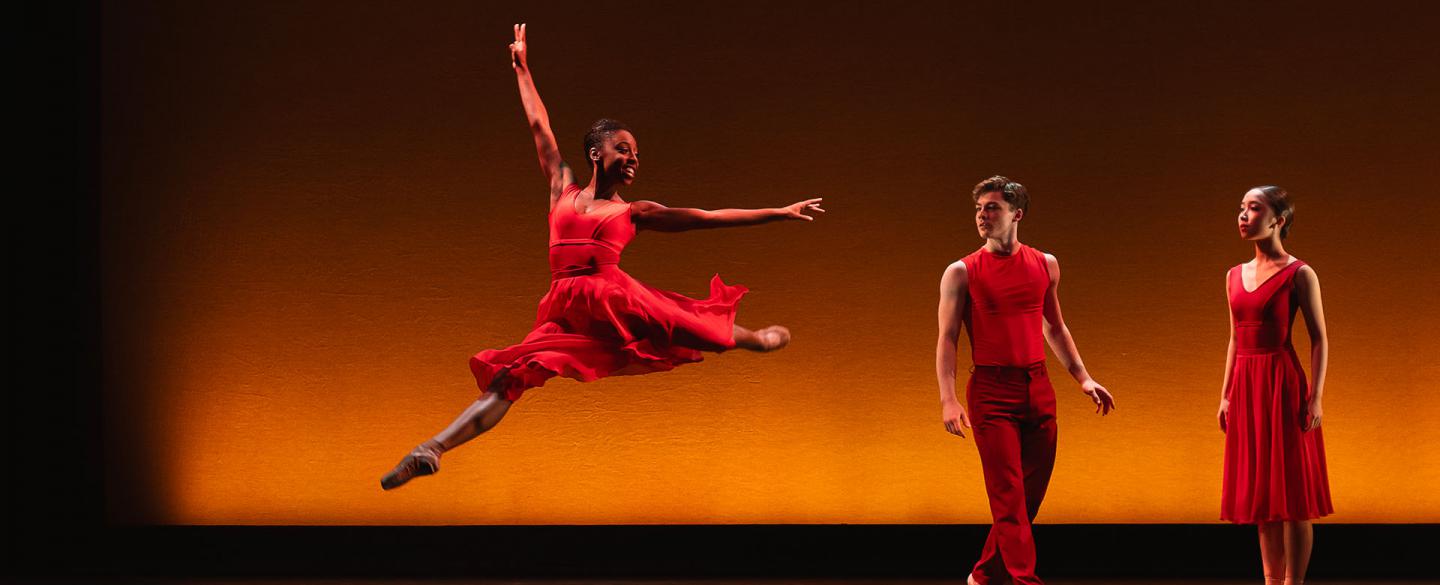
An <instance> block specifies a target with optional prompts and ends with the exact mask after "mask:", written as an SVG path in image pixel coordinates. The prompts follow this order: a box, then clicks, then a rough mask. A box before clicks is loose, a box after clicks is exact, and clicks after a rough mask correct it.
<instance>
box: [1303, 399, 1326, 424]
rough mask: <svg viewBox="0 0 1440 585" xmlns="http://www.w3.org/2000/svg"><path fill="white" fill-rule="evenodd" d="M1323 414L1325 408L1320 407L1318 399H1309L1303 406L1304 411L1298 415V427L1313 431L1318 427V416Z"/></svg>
mask: <svg viewBox="0 0 1440 585" xmlns="http://www.w3.org/2000/svg"><path fill="white" fill-rule="evenodd" d="M1324 414H1325V409H1323V408H1320V400H1319V399H1315V400H1311V401H1310V404H1309V405H1308V406H1306V407H1305V412H1304V413H1303V414H1301V415H1300V429H1301V430H1304V431H1313V430H1315V429H1318V428H1320V417H1321V416H1324Z"/></svg>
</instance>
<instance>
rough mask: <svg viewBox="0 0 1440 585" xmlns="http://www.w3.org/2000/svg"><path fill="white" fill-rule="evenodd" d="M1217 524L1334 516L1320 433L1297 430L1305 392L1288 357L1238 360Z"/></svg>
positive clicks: (1265, 355)
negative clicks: (1219, 522)
mask: <svg viewBox="0 0 1440 585" xmlns="http://www.w3.org/2000/svg"><path fill="white" fill-rule="evenodd" d="M1231 376H1232V377H1231V380H1230V413H1229V418H1228V420H1227V424H1226V427H1227V430H1226V432H1225V477H1224V487H1223V489H1222V492H1221V498H1220V500H1221V502H1220V518H1221V519H1222V520H1228V521H1230V522H1235V523H1238V524H1257V523H1261V522H1276V521H1296V520H1311V519H1314V518H1319V517H1321V516H1326V515H1329V514H1332V513H1334V511H1335V509H1334V507H1333V506H1332V505H1331V504H1330V482H1329V478H1328V477H1327V475H1326V472H1325V439H1324V436H1323V435H1322V434H1321V429H1318V428H1317V429H1312V430H1310V431H1303V430H1301V426H1300V423H1301V420H1302V417H1304V416H1305V413H1306V406H1307V404H1308V401H1309V398H1310V396H1309V392H1308V390H1307V384H1306V383H1305V373H1304V371H1303V370H1301V369H1300V363H1299V360H1298V359H1297V358H1296V357H1295V354H1294V353H1293V352H1291V351H1280V352H1271V353H1260V354H1254V355H1236V356H1235V371H1234V372H1233V373H1232V375H1231Z"/></svg>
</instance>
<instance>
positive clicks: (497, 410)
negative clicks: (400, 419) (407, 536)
mask: <svg viewBox="0 0 1440 585" xmlns="http://www.w3.org/2000/svg"><path fill="white" fill-rule="evenodd" d="M503 378H504V376H503V374H502V375H501V376H497V377H496V378H495V380H494V381H492V382H491V384H490V388H489V389H488V390H487V391H486V392H485V393H484V394H483V395H481V396H480V399H479V400H476V401H475V402H472V403H470V405H469V406H467V407H465V410H463V411H461V412H460V416H457V417H455V421H454V422H452V423H450V426H448V427H445V430H443V431H440V432H439V433H438V434H436V435H435V437H434V438H432V439H430V440H428V441H425V442H424V443H421V444H419V445H418V446H416V447H415V448H414V449H412V450H411V451H410V453H409V454H408V455H406V456H405V457H404V458H403V459H401V460H400V463H398V464H396V465H395V468H394V469H391V470H390V473H387V474H385V477H382V478H380V487H381V488H383V489H386V490H392V489H395V488H397V487H400V486H402V485H405V484H406V483H407V482H409V481H410V480H412V479H414V478H416V477H420V476H422V475H430V474H433V473H435V472H438V471H440V455H441V454H443V453H444V452H446V451H449V450H450V449H454V448H455V447H459V446H460V445H462V444H464V443H466V442H467V441H469V440H471V439H474V438H475V437H478V436H480V435H481V434H484V433H485V431H488V430H490V429H492V428H495V425H497V424H499V423H500V419H502V418H504V417H505V413H506V412H508V411H509V410H510V404H511V401H510V400H508V399H506V398H505V393H504V392H502V391H500V390H499V389H500V387H501V381H502V380H503Z"/></svg>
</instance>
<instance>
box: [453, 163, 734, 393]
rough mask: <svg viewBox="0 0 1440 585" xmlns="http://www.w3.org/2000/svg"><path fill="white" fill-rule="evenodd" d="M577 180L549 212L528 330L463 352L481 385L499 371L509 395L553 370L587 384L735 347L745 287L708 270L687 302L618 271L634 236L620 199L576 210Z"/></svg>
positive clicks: (626, 206)
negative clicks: (702, 290)
mask: <svg viewBox="0 0 1440 585" xmlns="http://www.w3.org/2000/svg"><path fill="white" fill-rule="evenodd" d="M578 193H580V186H579V185H569V186H567V187H566V188H565V191H564V193H562V194H561V196H560V199H559V200H557V201H556V202H555V207H554V209H551V210H550V272H551V277H552V279H551V282H550V291H549V292H547V293H545V297H544V298H542V299H540V309H539V311H538V312H537V314H536V316H535V328H534V330H532V331H531V332H530V334H529V335H526V336H525V339H524V340H523V341H521V342H520V343H519V344H518V345H512V346H510V347H507V348H505V349H492V350H485V351H482V352H480V353H478V354H475V356H474V357H472V358H470V371H471V372H472V373H474V374H475V382H476V383H477V384H478V385H479V386H480V390H481V391H484V390H486V389H487V388H489V387H490V384H491V382H492V381H493V380H494V378H495V377H496V376H498V375H500V374H502V373H503V374H504V377H503V379H502V381H501V391H503V392H504V393H505V397H506V398H508V399H510V400H515V399H518V398H519V397H520V395H521V394H522V393H523V392H524V391H525V390H526V389H529V388H534V387H536V386H540V385H542V384H544V383H545V381H546V380H548V379H550V378H551V377H554V376H557V375H558V376H563V377H566V378H573V379H576V380H580V381H582V382H588V381H591V380H595V379H597V378H603V377H606V376H616V375H628V374H644V373H648V372H656V371H664V370H670V369H673V368H674V367H675V366H678V365H680V364H685V363H690V362H698V361H700V360H701V355H700V352H701V351H716V352H718V351H725V350H727V349H730V348H733V347H735V337H734V331H733V330H732V327H733V326H734V325H735V311H736V309H737V308H738V306H739V304H740V298H741V297H742V296H744V295H745V293H746V292H747V290H748V289H746V288H745V287H743V286H729V285H726V284H725V283H724V282H721V280H720V276H719V275H716V276H715V277H714V278H712V279H711V280H710V297H709V298H707V299H704V300H696V299H691V298H688V297H685V296H683V295H679V294H676V293H672V292H669V291H663V290H660V289H657V288H654V287H651V286H649V285H646V284H644V283H642V282H640V281H638V280H635V279H634V278H632V277H631V276H630V275H629V274H626V273H625V272H624V271H623V270H620V266H619V262H620V252H621V251H623V250H624V249H625V246H626V245H627V244H629V243H630V240H632V239H634V237H635V223H634V222H633V221H632V219H631V216H630V204H629V203H617V202H608V203H602V204H600V205H597V206H596V207H595V208H594V209H593V210H591V211H590V213H585V214H581V213H578V212H576V211H575V196H576V195H577V194H578Z"/></svg>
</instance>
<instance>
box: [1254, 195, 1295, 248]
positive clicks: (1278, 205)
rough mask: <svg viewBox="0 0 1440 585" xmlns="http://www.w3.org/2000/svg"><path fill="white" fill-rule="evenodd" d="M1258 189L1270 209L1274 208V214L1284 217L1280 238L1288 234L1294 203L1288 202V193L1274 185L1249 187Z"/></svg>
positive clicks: (1293, 215) (1293, 213)
mask: <svg viewBox="0 0 1440 585" xmlns="http://www.w3.org/2000/svg"><path fill="white" fill-rule="evenodd" d="M1251 191H1259V192H1260V193H1261V194H1263V195H1264V199H1265V203H1268V204H1270V209H1273V210H1275V215H1278V216H1280V217H1281V218H1284V219H1285V223H1284V224H1282V225H1281V226H1280V239H1282V240H1283V239H1285V238H1286V237H1287V236H1289V235H1290V226H1292V225H1294V224H1295V204H1294V203H1291V202H1290V194H1289V193H1288V192H1286V191H1285V190H1284V189H1282V188H1280V187H1276V186H1275V185H1262V186H1259V187H1255V188H1253V189H1251Z"/></svg>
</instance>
